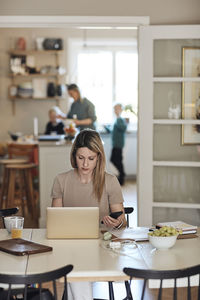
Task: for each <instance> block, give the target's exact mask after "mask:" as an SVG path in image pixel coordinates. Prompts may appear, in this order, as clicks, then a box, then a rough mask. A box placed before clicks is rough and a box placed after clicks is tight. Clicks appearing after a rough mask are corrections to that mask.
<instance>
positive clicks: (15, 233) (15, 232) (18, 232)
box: [11, 228, 22, 239]
mask: <svg viewBox="0 0 200 300" xmlns="http://www.w3.org/2000/svg"><path fill="white" fill-rule="evenodd" d="M11 237H12V239H21V238H22V229H19V228H12V230H11Z"/></svg>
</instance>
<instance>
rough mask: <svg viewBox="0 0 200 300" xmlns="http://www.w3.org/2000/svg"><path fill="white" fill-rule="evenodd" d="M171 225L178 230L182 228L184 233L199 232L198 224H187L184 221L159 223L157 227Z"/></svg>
mask: <svg viewBox="0 0 200 300" xmlns="http://www.w3.org/2000/svg"><path fill="white" fill-rule="evenodd" d="M163 226H171V227H174V228H176V229H177V230H182V233H183V234H191V233H197V226H193V225H190V224H187V223H185V222H182V221H175V222H164V223H158V224H157V226H156V227H159V228H160V227H163Z"/></svg>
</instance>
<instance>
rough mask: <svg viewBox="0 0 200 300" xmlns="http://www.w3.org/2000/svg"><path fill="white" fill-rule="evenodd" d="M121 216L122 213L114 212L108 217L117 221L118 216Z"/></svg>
mask: <svg viewBox="0 0 200 300" xmlns="http://www.w3.org/2000/svg"><path fill="white" fill-rule="evenodd" d="M122 214H123V211H116V212H113V213H111V214H110V217H111V218H113V219H117V218H118V217H119V216H121V215H122Z"/></svg>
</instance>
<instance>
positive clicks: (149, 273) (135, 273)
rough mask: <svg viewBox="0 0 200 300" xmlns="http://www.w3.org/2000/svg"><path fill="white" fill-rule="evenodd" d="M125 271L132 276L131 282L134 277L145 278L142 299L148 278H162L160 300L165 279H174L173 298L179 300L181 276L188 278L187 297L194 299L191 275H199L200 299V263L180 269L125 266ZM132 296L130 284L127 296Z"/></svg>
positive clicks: (199, 292)
mask: <svg viewBox="0 0 200 300" xmlns="http://www.w3.org/2000/svg"><path fill="white" fill-rule="evenodd" d="M123 271H124V273H125V274H126V275H128V276H130V282H131V280H132V278H133V277H135V278H140V279H144V283H143V289H142V295H141V300H143V299H144V295H145V289H146V284H147V280H148V279H158V280H160V288H159V291H158V300H162V284H163V280H164V279H174V289H173V300H177V279H179V278H187V282H188V286H187V299H188V300H192V298H191V287H190V277H191V276H193V275H199V287H198V298H197V300H200V265H197V266H194V267H190V268H186V269H180V270H166V271H165V270H162V271H157V270H140V269H133V268H124V270H123ZM129 297H132V295H131V289H130V285H129V287H128V292H127V298H126V299H132V298H129Z"/></svg>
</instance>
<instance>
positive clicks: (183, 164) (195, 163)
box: [153, 160, 200, 168]
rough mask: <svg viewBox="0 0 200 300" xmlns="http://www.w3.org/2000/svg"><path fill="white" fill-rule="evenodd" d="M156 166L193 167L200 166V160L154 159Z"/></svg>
mask: <svg viewBox="0 0 200 300" xmlns="http://www.w3.org/2000/svg"><path fill="white" fill-rule="evenodd" d="M153 166H154V167H192V168H200V161H166V160H165V161H155V160H154V161H153Z"/></svg>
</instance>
